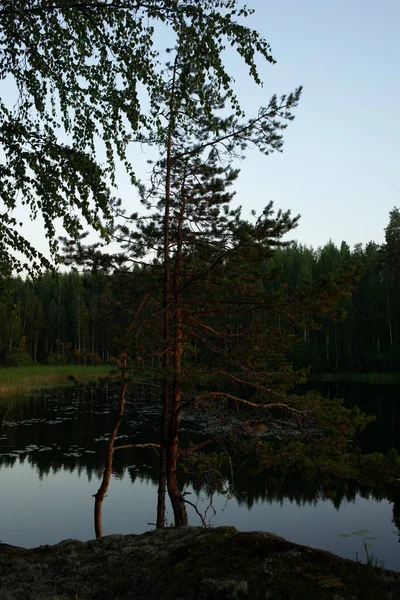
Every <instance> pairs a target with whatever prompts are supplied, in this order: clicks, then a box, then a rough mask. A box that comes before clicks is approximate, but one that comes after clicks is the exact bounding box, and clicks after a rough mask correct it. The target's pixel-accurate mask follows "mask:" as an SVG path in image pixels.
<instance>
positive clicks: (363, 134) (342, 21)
mask: <svg viewBox="0 0 400 600" xmlns="http://www.w3.org/2000/svg"><path fill="white" fill-rule="evenodd" d="M247 5H248V7H249V8H254V9H255V14H254V15H253V16H251V17H249V18H248V19H247V20H246V22H247V24H248V25H249V26H250V27H253V28H255V29H256V30H258V31H259V32H260V33H261V34H262V35H263V36H264V37H265V38H266V39H267V40H268V42H269V43H270V44H271V48H272V54H273V56H274V58H275V60H276V61H277V63H276V64H275V65H270V64H261V63H260V74H261V78H262V80H263V81H264V85H263V87H257V86H256V85H254V84H252V83H251V82H250V79H249V77H248V74H247V68H246V65H244V64H243V63H242V62H241V60H240V58H239V57H237V56H236V55H234V54H233V53H232V52H229V53H227V55H226V57H225V58H226V64H227V66H228V70H229V71H230V72H231V73H232V74H233V75H234V77H235V90H236V92H237V94H238V96H239V98H240V101H241V103H242V106H243V108H244V109H245V110H246V112H247V114H248V116H249V117H251V116H252V115H254V114H256V113H257V111H258V109H259V107H260V106H262V105H266V104H267V103H268V101H269V99H270V97H271V96H272V94H273V93H277V94H278V95H280V94H283V93H288V92H290V91H293V90H294V89H295V88H296V87H297V86H298V85H303V86H304V91H303V95H302V98H301V101H300V104H299V107H298V108H297V109H295V120H294V122H293V123H290V124H289V127H288V129H287V130H286V132H285V134H284V139H285V143H284V149H283V153H282V154H281V153H276V154H274V155H271V156H268V157H265V156H263V155H261V154H259V153H257V151H256V150H251V151H248V152H247V157H246V159H245V160H244V161H243V163H241V165H240V167H241V174H240V177H239V181H238V183H237V185H236V190H237V196H236V200H235V201H236V202H237V203H238V204H241V205H242V206H243V209H244V211H243V212H244V214H249V213H250V210H251V209H255V210H256V212H261V211H262V209H263V207H264V206H265V205H266V204H267V203H268V202H269V200H273V201H274V204H275V207H276V208H282V209H291V211H292V213H293V214H294V215H297V214H301V220H300V224H299V226H298V228H297V229H296V230H295V231H294V232H293V234H292V235H291V236H290V237H291V238H295V239H297V240H298V241H299V242H300V243H302V244H305V245H307V246H313V247H314V248H317V247H319V246H322V245H324V244H326V243H327V242H328V241H329V240H332V241H333V242H334V243H335V244H340V243H341V241H342V240H344V241H346V242H347V243H348V244H349V245H350V246H354V244H356V243H359V242H361V243H364V244H365V243H367V242H368V241H370V240H373V241H375V242H377V243H382V242H383V241H384V228H385V227H386V226H387V224H388V219H389V211H390V210H391V209H392V208H393V207H394V206H396V205H397V206H399V205H400V198H399V190H400V160H399V159H400V151H399V144H400V119H399V112H400V35H399V29H398V28H399V23H400V1H399V0H248V1H247ZM159 42H160V44H161V45H162V43H163V40H159ZM142 158H143V160H140V159H139V160H138V164H139V165H142V166H139V172H138V175H139V176H140V177H142V178H145V177H146V171H145V167H144V165H145V159H146V157H145V156H144V157H142ZM117 194H118V195H119V196H120V197H121V198H122V200H123V203H124V205H125V206H126V207H127V208H128V210H129V211H130V212H132V211H134V210H137V209H138V208H139V201H138V198H137V195H136V196H135V194H134V193H133V192H132V189H131V188H130V187H129V185H128V182H127V178H126V177H124V176H123V175H122V174H121V173H120V175H119V177H118V190H117ZM20 214H21V213H19V215H20ZM29 232H30V233H31V235H30V239H31V240H32V241H33V243H34V244H36V246H38V247H39V248H40V249H41V250H44V249H45V245H44V241H43V230H42V227H41V224H40V221H38V222H37V223H36V224H34V226H33V227H32V224H30V225H29ZM60 233H61V232H60Z"/></svg>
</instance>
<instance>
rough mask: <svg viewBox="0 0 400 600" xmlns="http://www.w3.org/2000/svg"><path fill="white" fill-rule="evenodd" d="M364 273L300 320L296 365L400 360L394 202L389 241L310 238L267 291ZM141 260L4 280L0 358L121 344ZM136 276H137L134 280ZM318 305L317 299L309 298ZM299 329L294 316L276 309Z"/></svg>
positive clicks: (388, 365)
mask: <svg viewBox="0 0 400 600" xmlns="http://www.w3.org/2000/svg"><path fill="white" fill-rule="evenodd" d="M356 266H357V267H358V268H360V272H361V276H360V279H359V282H358V285H357V288H356V290H355V291H354V292H353V293H352V294H351V295H350V294H348V295H347V297H345V298H343V299H342V300H341V303H340V306H339V308H338V310H337V312H336V314H335V315H333V318H332V315H331V314H330V315H329V316H327V318H323V317H322V318H319V319H318V322H315V323H312V324H311V326H310V318H309V315H305V320H304V321H305V325H304V329H303V330H302V331H301V327H299V323H298V322H297V323H296V325H293V331H292V333H293V335H295V336H296V337H297V340H298V341H297V343H296V344H295V345H294V347H293V348H292V351H291V356H290V358H291V360H293V362H294V364H295V365H296V366H300V367H303V366H306V367H307V366H311V367H312V370H313V372H326V371H352V372H375V371H377V372H382V371H398V370H399V369H400V211H399V210H398V209H397V208H394V209H393V210H392V211H391V212H390V219H389V224H388V226H387V228H386V229H385V243H384V244H382V245H378V244H376V243H374V242H369V243H368V244H366V245H365V246H363V245H362V244H357V245H356V246H355V247H354V248H353V249H351V248H350V247H349V246H348V245H347V244H346V243H345V242H342V244H341V245H340V246H339V247H338V246H336V245H335V244H334V243H333V242H331V241H330V242H328V243H327V244H326V245H325V246H323V247H322V248H318V249H317V250H315V249H313V248H311V247H307V246H304V245H301V244H297V243H295V244H292V245H290V246H288V247H283V248H278V249H276V251H275V253H274V255H273V256H272V257H271V258H270V259H269V260H268V264H266V266H265V268H266V270H268V271H271V272H272V271H273V272H274V277H273V278H271V280H270V281H268V283H267V284H265V285H266V287H267V288H268V289H267V290H266V291H267V292H268V291H269V290H271V289H272V290H273V291H274V292H279V291H280V290H282V291H284V292H285V293H286V294H288V293H289V294H290V293H298V291H299V290H303V293H304V290H307V287H311V286H312V285H315V284H316V283H321V282H322V283H323V282H324V281H326V288H327V290H329V293H332V285H334V284H332V282H333V281H334V280H335V279H336V280H338V276H339V275H340V273H342V272H343V273H345V272H346V271H348V270H349V269H351V268H354V267H356ZM142 275H143V273H141V272H140V269H136V270H133V272H132V273H130V274H129V275H128V274H126V273H125V274H124V276H123V277H121V276H119V275H118V274H114V275H108V276H105V275H104V274H102V275H99V274H96V273H84V274H79V273H77V272H70V273H63V274H59V275H58V276H57V277H56V278H54V277H53V276H52V275H51V274H50V273H48V274H45V275H44V276H43V277H41V278H40V279H35V280H32V279H25V280H23V279H22V278H20V277H18V278H13V279H3V280H2V281H1V282H0V285H1V288H2V290H1V291H2V294H1V296H0V364H3V365H16V366H18V365H22V364H29V363H31V362H32V363H47V364H65V363H68V362H70V363H79V364H95V363H96V362H107V361H108V360H109V359H110V357H112V356H118V354H119V353H120V351H121V347H120V345H121V342H120V335H119V334H118V327H119V325H121V324H120V323H119V319H120V320H123V308H121V309H120V310H119V307H123V305H124V298H125V296H126V293H127V289H128V287H129V294H130V301H131V300H132V293H133V294H134V290H135V282H136V281H137V288H140V287H141V285H142V281H143V277H142ZM127 277H129V279H130V285H129V286H128V287H127ZM308 308H309V306H308ZM274 318H275V319H276V318H277V319H278V321H279V322H278V326H279V327H282V328H290V327H291V325H290V319H288V318H287V315H286V314H285V315H282V319H280V316H279V315H278V316H277V317H276V316H274Z"/></svg>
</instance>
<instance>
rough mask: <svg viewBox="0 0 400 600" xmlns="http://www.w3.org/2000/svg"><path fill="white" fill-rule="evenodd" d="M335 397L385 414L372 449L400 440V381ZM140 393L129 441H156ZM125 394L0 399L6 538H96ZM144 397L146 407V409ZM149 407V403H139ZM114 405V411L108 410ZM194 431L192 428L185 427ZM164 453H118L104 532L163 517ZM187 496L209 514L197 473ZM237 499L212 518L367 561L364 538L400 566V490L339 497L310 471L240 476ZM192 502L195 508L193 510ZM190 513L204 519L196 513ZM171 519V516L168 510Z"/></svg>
mask: <svg viewBox="0 0 400 600" xmlns="http://www.w3.org/2000/svg"><path fill="white" fill-rule="evenodd" d="M322 391H323V392H324V393H325V394H326V395H330V396H333V395H340V396H344V397H346V401H347V402H348V403H349V404H351V403H353V402H357V403H360V404H361V405H362V406H363V408H364V410H367V411H368V412H370V413H373V414H376V415H377V416H378V421H377V422H376V423H374V424H372V425H371V426H370V428H369V430H368V432H367V433H366V434H365V435H364V436H363V438H362V440H361V441H362V443H363V445H364V447H366V448H368V450H383V451H387V450H388V449H389V448H391V447H392V446H395V447H397V448H400V401H399V400H398V399H399V393H400V386H399V387H395V386H390V387H384V386H372V385H362V384H353V385H351V386H349V385H347V386H336V385H330V386H328V385H325V386H324V389H323V390H322ZM143 400H144V399H143V398H141V395H140V393H138V392H137V393H136V397H135V398H130V401H131V402H132V403H131V404H128V405H127V412H126V419H125V421H124V423H123V424H122V426H121V429H120V436H119V442H120V443H121V444H129V443H132V442H134V443H141V442H149V441H156V439H155V436H154V432H153V430H154V427H153V425H154V423H157V422H158V415H157V407H156V405H152V403H151V402H148V401H146V403H143V402H142V401H143ZM114 405H115V393H114V392H113V391H111V390H109V389H104V388H90V389H88V388H87V389H82V388H81V389H64V390H61V389H59V390H52V391H49V390H46V391H45V392H38V393H35V394H30V395H27V396H25V397H24V398H20V399H18V400H16V399H12V398H9V399H7V400H0V422H1V423H2V425H1V428H0V481H1V488H0V507H1V508H0V540H1V541H2V542H3V543H8V544H15V545H20V546H25V547H34V546H38V545H40V544H53V543H56V542H58V541H60V540H62V539H65V538H68V537H69V538H76V539H80V540H87V539H91V538H93V537H94V527H93V502H94V499H93V494H95V493H96V491H97V489H98V487H99V484H100V478H101V474H102V468H103V462H104V451H105V446H106V439H107V434H108V433H109V431H110V425H111V421H112V408H113V406H114ZM138 405H140V406H138ZM139 408H140V410H138V409H139ZM110 411H111V412H110ZM186 435H187V436H189V433H188V432H187V433H186ZM157 460H158V459H157V455H156V454H155V452H154V451H152V450H140V449H135V450H133V449H127V450H121V451H118V452H117V453H116V454H115V458H114V474H113V478H112V481H111V484H110V488H109V490H108V495H107V497H106V499H105V501H104V504H103V528H104V534H105V535H107V534H110V533H142V532H144V531H148V530H149V529H152V527H153V526H152V525H151V523H153V522H154V520H155V505H156V472H157ZM186 483H187V486H188V490H189V491H191V492H192V495H191V496H190V497H189V498H190V500H191V501H192V502H196V501H197V500H198V502H199V505H198V506H199V510H202V511H203V512H204V511H205V510H206V508H207V505H208V498H207V497H206V494H205V493H204V492H203V491H202V490H201V487H200V484H199V482H197V481H196V480H191V481H189V480H188V481H187V482H186ZM235 484H236V491H235V496H234V497H233V498H231V499H229V500H228V501H227V500H226V498H225V496H222V495H215V496H214V499H213V506H214V508H215V510H216V514H215V515H214V513H213V511H211V510H209V511H208V513H207V518H209V519H211V524H212V525H214V526H217V525H225V524H226V525H235V526H236V527H237V528H238V529H241V530H252V529H259V530H265V531H272V532H274V533H277V534H279V535H282V536H284V537H286V538H288V539H290V540H292V541H294V542H298V543H302V544H307V545H310V546H314V547H318V548H323V549H326V550H330V551H332V552H335V553H337V554H340V555H342V556H344V557H347V558H353V559H355V558H356V557H357V556H358V558H359V559H360V560H364V559H365V549H364V542H365V543H367V544H368V551H369V552H370V554H373V555H374V556H375V558H377V559H379V560H381V561H384V563H385V567H386V568H390V569H394V570H398V571H400V543H399V541H400V489H399V490H393V489H392V490H390V491H388V492H387V493H385V495H384V497H382V498H380V499H376V498H374V497H373V495H372V494H371V491H370V490H367V489H364V490H360V489H357V488H355V487H351V486H347V487H346V486H345V485H344V484H338V486H337V488H336V489H335V490H334V491H333V492H332V494H331V497H330V498H325V497H324V495H323V493H322V492H321V490H320V489H318V487H316V486H315V485H313V486H311V485H307V484H306V483H305V482H304V481H301V480H300V479H298V480H295V479H293V477H292V478H289V477H287V478H286V479H285V480H279V481H276V480H272V481H271V478H269V479H267V477H266V476H265V475H260V476H258V477H254V476H252V475H249V473H248V471H247V469H246V467H242V468H241V469H239V470H238V472H237V474H236V482H235ZM188 508H189V511H191V509H190V507H188ZM189 514H190V522H191V524H193V525H198V524H200V523H199V519H198V517H197V515H196V514H195V513H194V511H192V512H190V513H189ZM169 517H170V519H171V521H172V514H171V512H169Z"/></svg>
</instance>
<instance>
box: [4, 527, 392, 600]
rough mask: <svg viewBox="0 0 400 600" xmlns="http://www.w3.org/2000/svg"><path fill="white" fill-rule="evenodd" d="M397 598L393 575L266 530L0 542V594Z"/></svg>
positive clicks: (181, 599) (67, 599)
mask: <svg viewBox="0 0 400 600" xmlns="http://www.w3.org/2000/svg"><path fill="white" fill-rule="evenodd" d="M109 598H113V599H115V600H172V599H174V600H201V599H202V600H207V599H209V600H244V599H250V598H251V599H252V600H261V599H266V598H268V599H272V600H274V599H276V600H278V599H288V600H296V599H307V600H310V599H311V600H312V599H313V598H314V599H318V600H324V599H332V600H333V599H335V600H342V599H343V600H347V599H349V600H350V599H352V600H353V599H356V598H360V599H362V600H368V599H371V600H372V599H373V600H378V599H382V600H383V599H390V598H392V599H394V600H395V599H397V598H399V600H400V574H398V573H392V572H389V571H384V570H382V569H377V568H374V567H372V566H366V565H361V564H359V563H356V562H353V561H349V560H345V559H341V558H339V557H337V556H334V555H333V554H331V553H329V552H324V551H321V550H313V549H311V548H308V547H306V546H299V545H297V544H293V543H291V542H288V541H287V540H285V539H283V538H281V537H278V536H276V535H274V534H269V533H262V532H238V531H237V530H236V529H234V528H233V527H219V528H216V529H203V528H197V527H185V528H182V529H165V530H161V531H160V530H159V531H153V532H149V533H146V534H143V535H126V536H123V535H113V536H108V537H105V538H102V539H100V540H93V541H90V542H78V541H75V540H65V541H64V542H61V543H60V544H57V545H55V546H42V547H40V548H36V549H33V550H24V549H18V548H14V547H11V546H6V545H2V544H0V600H22V599H23V600H46V599H49V600H50V599H51V600H106V599H107V600H109Z"/></svg>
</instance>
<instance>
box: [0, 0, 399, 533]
mask: <svg viewBox="0 0 400 600" xmlns="http://www.w3.org/2000/svg"><path fill="white" fill-rule="evenodd" d="M2 5H3V3H1V2H0V17H1V20H0V27H1V31H2V35H3V38H4V43H3V45H2V47H1V49H0V53H1V58H2V61H0V62H1V67H0V79H3V78H8V80H11V81H12V82H13V83H14V87H15V89H16V90H17V99H16V102H15V104H13V102H11V103H10V102H8V104H7V102H6V100H4V102H3V101H0V144H1V145H0V150H1V153H2V154H1V155H2V157H4V161H3V163H2V164H1V165H0V184H1V187H0V193H1V200H2V202H3V206H4V210H3V209H2V212H1V213H0V273H1V279H0V286H1V290H0V364H1V365H2V370H3V371H4V370H5V368H7V366H23V365H28V364H32V363H33V364H47V365H50V366H51V365H63V364H74V363H75V364H76V363H78V364H81V365H82V364H83V365H94V364H97V363H108V364H110V365H112V366H113V367H114V368H115V372H116V373H118V377H116V378H115V380H116V383H117V385H116V386H115V390H117V391H115V398H114V400H115V402H114V404H113V412H114V413H115V414H114V417H115V418H114V420H113V423H112V425H111V429H110V431H109V432H108V442H107V448H106V451H105V464H104V472H103V476H102V481H101V485H100V488H99V490H98V492H97V493H96V494H95V515H96V522H97V526H96V535H97V536H101V535H102V533H101V532H102V526H101V503H102V501H103V499H104V497H105V494H106V492H107V489H108V485H109V483H110V478H111V475H112V464H113V455H114V452H115V451H117V450H118V451H119V450H127V449H128V448H130V449H133V448H137V447H140V448H142V449H144V448H146V449H148V448H150V449H152V450H155V451H156V452H157V457H158V472H157V481H158V492H157V519H156V526H157V527H158V528H163V527H165V525H166V523H167V519H166V494H167V492H168V497H169V500H170V503H171V506H172V511H173V517H174V524H175V526H176V527H181V526H185V525H187V524H188V513H187V507H188V506H189V507H190V509H191V510H192V509H194V510H196V506H195V505H194V504H193V503H192V502H191V500H189V499H188V498H187V497H186V496H187V495H188V493H187V491H185V489H184V487H183V486H182V482H181V481H180V474H181V473H182V472H191V471H195V472H197V473H201V474H203V475H204V476H205V477H206V478H208V480H207V482H206V483H207V484H208V486H209V491H211V492H212V490H217V491H220V492H221V493H222V492H225V493H227V492H228V491H229V487H232V486H233V481H234V477H233V470H234V464H235V460H234V459H235V457H236V459H237V458H238V457H239V458H240V457H248V456H251V455H253V456H254V457H255V458H256V459H257V460H256V462H257V465H258V467H257V468H258V469H259V470H260V471H263V470H271V469H274V468H276V467H279V466H282V465H283V466H284V469H287V468H289V467H290V468H291V469H294V470H296V469H298V470H299V471H302V472H304V473H306V474H308V475H309V476H310V477H311V476H313V477H320V476H321V477H322V476H323V474H325V475H326V476H327V477H331V476H333V477H344V478H353V479H354V478H356V479H358V480H360V478H361V477H366V478H369V479H371V480H374V481H375V482H376V485H378V484H379V482H380V481H381V479H382V477H383V479H385V478H386V482H389V483H393V482H394V481H397V479H398V477H397V476H398V460H399V459H398V455H397V452H396V451H394V453H392V454H391V455H389V456H383V455H375V454H371V455H367V456H364V455H360V454H359V452H355V451H353V450H354V448H355V447H356V446H355V444H353V441H354V440H356V439H357V437H356V436H357V434H358V433H359V432H360V430H362V429H363V428H365V427H366V426H367V425H368V423H369V422H371V421H372V420H373V417H372V416H367V415H364V414H362V413H361V412H360V409H359V407H358V406H353V407H351V408H345V407H344V405H343V402H342V401H340V400H327V399H325V398H323V397H322V396H321V395H320V394H318V393H317V392H316V391H313V390H312V391H306V392H305V393H304V394H301V395H300V394H298V393H297V391H296V386H297V384H301V383H304V382H305V381H306V380H307V377H308V375H309V372H310V369H311V370H313V371H314V372H317V373H323V372H327V371H350V372H354V371H397V370H398V368H399V361H400V346H399V342H400V339H399V335H400V331H399V328H400V321H399V316H400V315H399V302H398V294H399V283H400V214H399V211H398V209H397V208H394V209H393V210H392V212H391V213H390V215H389V223H388V226H387V228H386V230H385V243H384V244H383V245H377V244H375V243H373V242H371V243H369V244H367V245H366V246H365V247H363V246H362V245H359V246H356V247H355V248H354V249H350V248H349V247H348V245H347V244H346V243H345V242H343V243H342V245H341V246H340V248H338V247H336V246H335V245H334V244H333V243H331V242H329V243H327V244H326V245H325V246H324V247H323V248H320V249H312V248H308V247H306V246H302V245H299V244H296V243H294V242H290V241H289V240H290V238H293V237H294V233H293V232H294V230H295V229H296V227H297V224H298V221H299V218H300V216H299V215H298V216H293V215H292V214H291V211H290V210H288V209H285V208H284V209H283V208H278V209H276V208H275V207H274V206H273V203H272V202H269V203H268V204H267V205H266V206H265V207H264V208H261V207H259V208H257V210H255V209H254V208H253V207H249V210H247V204H248V201H247V199H246V198H242V199H240V198H239V201H241V202H243V206H240V205H238V204H237V203H236V199H235V201H234V197H235V193H236V192H235V184H236V182H237V179H238V177H239V173H240V172H239V168H238V165H239V164H240V162H241V160H242V159H243V158H244V157H245V156H246V155H247V154H248V153H249V152H250V151H257V152H258V154H259V155H260V156H262V157H268V156H269V155H271V154H273V153H278V152H281V151H282V150H283V143H284V133H285V131H286V129H287V127H288V126H289V125H290V123H291V122H292V121H293V120H294V116H295V111H296V108H297V106H298V105H299V103H300V102H301V95H302V86H301V85H298V86H297V87H294V88H292V91H289V92H287V93H283V94H279V95H278V94H275V93H274V94H272V95H271V96H269V99H265V95H263V105H262V106H261V107H259V108H258V110H256V111H254V112H252V113H251V114H250V115H248V114H247V113H246V111H245V110H244V109H243V106H242V98H240V97H239V95H238V94H237V93H236V86H235V72H234V70H232V72H231V67H230V63H229V61H227V63H226V64H225V57H226V48H227V47H228V46H229V47H230V48H231V51H232V53H233V54H234V55H235V56H236V58H237V59H238V60H239V61H241V63H243V65H245V67H246V70H247V75H248V77H249V82H251V83H252V84H254V85H255V86H261V85H262V75H261V71H260V68H261V64H264V66H269V65H272V64H274V63H275V59H274V58H273V56H272V53H271V48H270V46H269V43H268V42H267V41H266V40H265V39H264V38H263V36H262V35H260V34H259V33H258V32H257V31H255V30H254V29H252V28H251V27H249V26H246V25H245V24H243V22H245V19H246V18H247V17H248V16H250V15H252V14H253V12H254V10H253V9H249V8H247V6H246V5H242V4H241V3H238V2H236V1H235V0H205V1H203V2H197V1H196V2H194V1H193V0H180V1H179V2H176V0H154V1H150V2H140V1H138V0H124V2H123V3H121V2H119V0H115V1H112V2H104V0H100V1H98V2H96V3H93V2H92V1H91V0H84V1H83V2H82V3H78V4H76V5H75V4H74V3H71V2H69V1H66V0H60V1H59V2H56V3H52V2H51V3H43V2H41V1H40V2H39V1H37V0H32V1H31V2H30V3H28V4H26V5H25V4H24V3H15V2H12V3H10V5H7V6H2ZM160 30H161V31H163V32H164V33H165V32H166V31H167V32H169V33H170V34H171V42H170V43H166V41H165V38H164V37H163V36H160V37H159V38H158V37H157V36H158V34H159V31H160ZM16 40H17V42H16ZM133 145H135V148H136V149H137V150H139V149H140V151H141V152H142V153H143V154H146V158H148V159H149V160H147V171H146V174H145V177H144V178H143V180H141V179H140V175H141V174H140V173H138V172H137V171H136V167H137V164H136V162H137V161H136V160H135V155H134V154H133V153H132V146H133ZM121 171H123V172H124V177H125V178H126V180H127V181H129V192H128V193H127V194H126V195H125V197H124V198H116V197H114V194H116V193H117V190H118V182H117V179H118V176H119V174H120V173H121ZM17 207H18V208H20V209H22V212H24V214H25V217H26V218H27V219H29V218H30V219H31V220H33V221H34V220H35V219H36V217H38V216H39V215H40V216H41V219H42V222H43V224H44V230H43V238H45V239H46V240H47V243H48V253H47V255H43V254H42V253H41V252H40V251H39V250H37V248H35V245H34V243H33V242H31V241H30V240H29V239H28V238H26V237H24V234H23V233H22V232H24V231H26V230H24V229H22V226H21V224H20V221H19V220H18V219H17V214H18V213H17V212H16V208H17ZM88 229H89V230H90V231H91V232H92V234H93V233H94V234H96V233H97V236H96V239H97V240H99V241H97V242H96V243H94V244H92V245H88V244H87V239H88V238H86V235H85V232H86V230H88ZM62 231H63V233H64V237H63V238H61V239H60V238H59V235H60V233H61V232H62ZM109 242H112V243H113V245H112V246H111V245H109ZM61 246H62V248H60V247H61ZM60 264H62V265H63V268H67V271H65V270H63V268H62V269H61V272H58V273H57V274H55V273H54V272H55V271H57V267H59V265H60ZM26 272H28V273H29V277H26V276H25V278H23V277H21V274H24V273H26ZM137 385H142V386H145V387H146V390H147V391H148V394H149V395H152V394H154V395H155V396H156V398H157V402H158V408H159V414H158V416H157V421H158V424H157V426H156V428H155V430H154V431H155V437H152V438H151V439H150V440H148V441H145V442H144V443H140V444H135V443H132V444H123V445H121V446H119V445H116V443H118V442H117V440H118V430H119V427H120V425H121V423H122V421H123V417H124V410H125V403H126V402H131V401H132V400H127V394H128V393H129V390H131V391H132V390H133V392H134V391H135V389H136V387H135V386H137ZM188 419H189V420H190V421H191V423H192V424H193V425H192V426H193V427H194V428H195V429H196V431H197V433H198V434H199V436H200V437H201V439H200V441H198V442H197V443H196V442H195V441H194V437H193V439H189V440H187V439H186V438H185V436H184V435H183V433H184V427H182V422H184V421H185V420H188ZM200 434H201V435H200ZM211 495H212V494H211Z"/></svg>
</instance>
